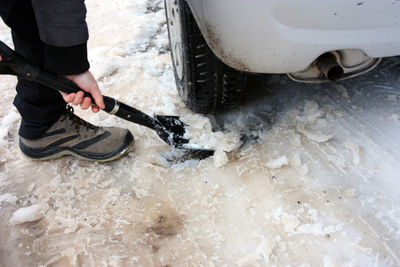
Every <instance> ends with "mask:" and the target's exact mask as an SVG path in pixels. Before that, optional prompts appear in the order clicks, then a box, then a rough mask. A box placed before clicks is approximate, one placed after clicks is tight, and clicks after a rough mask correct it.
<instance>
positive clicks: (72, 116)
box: [60, 106, 100, 136]
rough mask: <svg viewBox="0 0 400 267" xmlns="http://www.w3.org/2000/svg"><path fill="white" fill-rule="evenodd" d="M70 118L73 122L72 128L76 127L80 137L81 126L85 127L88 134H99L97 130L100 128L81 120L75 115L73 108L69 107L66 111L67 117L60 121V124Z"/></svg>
mask: <svg viewBox="0 0 400 267" xmlns="http://www.w3.org/2000/svg"><path fill="white" fill-rule="evenodd" d="M66 118H68V119H69V120H70V121H71V126H72V125H74V126H75V129H76V131H77V133H78V135H79V136H80V135H81V134H80V129H81V126H83V127H84V128H85V129H86V131H87V132H89V131H91V130H92V131H94V132H95V133H96V132H97V130H98V129H99V128H100V127H98V126H95V125H93V124H91V123H89V122H87V121H85V120H83V119H81V118H79V117H78V116H76V115H75V114H74V108H73V107H71V106H67V108H66V110H65V117H64V118H63V119H61V120H60V123H62V122H64V121H65V119H66Z"/></svg>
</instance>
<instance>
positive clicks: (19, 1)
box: [1, 0, 66, 139]
mask: <svg viewBox="0 0 400 267" xmlns="http://www.w3.org/2000/svg"><path fill="white" fill-rule="evenodd" d="M1 8H2V9H3V10H2V14H1V15H2V17H3V20H4V21H5V23H6V24H7V25H8V26H9V27H10V28H11V29H12V35H13V41H14V46H15V50H16V51H17V52H18V53H19V54H21V55H23V56H24V57H26V58H28V59H29V60H30V61H32V62H34V63H35V64H36V65H38V66H41V67H43V64H44V60H45V57H44V47H43V42H42V41H41V40H40V37H39V33H38V29H37V25H36V20H35V16H34V13H33V9H32V5H31V2H30V0H11V1H10V2H9V4H8V5H7V9H8V10H4V7H3V6H1ZM14 105H15V106H16V107H17V109H18V111H19V113H20V114H21V117H22V122H21V126H20V129H19V135H20V136H22V137H24V138H27V139H36V138H39V137H40V136H41V135H42V134H43V133H44V132H45V131H46V130H47V129H48V128H49V127H50V126H51V125H52V124H53V123H54V122H55V121H57V119H58V118H59V117H60V116H61V114H62V113H63V112H64V111H65V107H66V103H65V102H64V99H63V98H62V96H61V95H60V93H58V92H57V91H54V90H53V89H50V88H48V87H46V86H43V85H40V84H38V83H35V82H30V81H26V80H22V79H18V84H17V95H16V97H15V99H14Z"/></svg>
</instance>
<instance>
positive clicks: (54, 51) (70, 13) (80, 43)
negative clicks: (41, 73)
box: [31, 0, 89, 75]
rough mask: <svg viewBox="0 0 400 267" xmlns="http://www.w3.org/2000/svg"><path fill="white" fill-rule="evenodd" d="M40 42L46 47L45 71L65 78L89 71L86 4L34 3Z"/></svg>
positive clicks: (70, 0) (69, 0)
mask: <svg viewBox="0 0 400 267" xmlns="http://www.w3.org/2000/svg"><path fill="white" fill-rule="evenodd" d="M31 1H32V6H33V10H34V13H35V17H36V22H37V25H38V29H39V34H40V39H41V40H42V41H43V42H44V43H45V58H46V60H45V68H46V69H47V70H50V71H52V72H55V73H57V74H62V75H68V74H78V73H82V72H85V71H86V70H88V69H89V62H88V60H87V40H88V38H89V34H88V27H87V24H86V6H85V3H84V0H31Z"/></svg>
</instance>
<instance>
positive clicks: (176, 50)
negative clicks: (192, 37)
mask: <svg viewBox="0 0 400 267" xmlns="http://www.w3.org/2000/svg"><path fill="white" fill-rule="evenodd" d="M165 8H166V11H167V18H168V21H167V23H168V28H169V38H170V40H171V50H172V60H173V63H174V67H175V71H176V74H177V75H178V78H179V80H182V77H183V56H182V27H181V26H182V21H181V16H180V12H181V10H180V9H179V4H178V0H166V6H165Z"/></svg>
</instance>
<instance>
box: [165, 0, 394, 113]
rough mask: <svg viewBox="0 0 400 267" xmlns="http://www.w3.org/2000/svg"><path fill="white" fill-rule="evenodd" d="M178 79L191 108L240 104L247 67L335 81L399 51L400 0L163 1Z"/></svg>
mask: <svg viewBox="0 0 400 267" xmlns="http://www.w3.org/2000/svg"><path fill="white" fill-rule="evenodd" d="M165 8H166V15H167V22H168V30H169V38H170V46H171V52H172V59H173V66H174V70H175V77H176V83H177V87H178V91H179V93H180V96H181V98H182V99H183V101H184V102H185V104H186V105H187V106H188V107H189V108H190V109H192V110H193V111H195V112H200V113H214V112H218V111H221V110H223V109H226V108H230V107H234V106H236V105H238V104H239V102H240V100H241V99H242V97H243V95H244V94H245V93H246V92H245V91H246V89H245V88H246V83H247V77H248V75H249V74H250V73H269V74H284V73H286V74H287V75H288V76H289V77H290V78H291V79H293V80H295V81H298V82H325V81H337V80H341V79H345V78H349V77H354V76H356V75H359V74H362V73H365V72H367V71H369V70H371V69H373V68H374V67H375V66H376V65H377V64H378V63H379V61H380V59H381V58H382V57H390V56H396V55H400V0H356V1H354V0H165Z"/></svg>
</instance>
